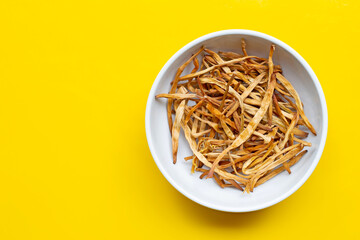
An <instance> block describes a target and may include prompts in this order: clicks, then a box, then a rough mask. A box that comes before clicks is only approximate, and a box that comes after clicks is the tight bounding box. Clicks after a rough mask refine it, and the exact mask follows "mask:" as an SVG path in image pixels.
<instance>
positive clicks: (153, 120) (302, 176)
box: [145, 29, 328, 212]
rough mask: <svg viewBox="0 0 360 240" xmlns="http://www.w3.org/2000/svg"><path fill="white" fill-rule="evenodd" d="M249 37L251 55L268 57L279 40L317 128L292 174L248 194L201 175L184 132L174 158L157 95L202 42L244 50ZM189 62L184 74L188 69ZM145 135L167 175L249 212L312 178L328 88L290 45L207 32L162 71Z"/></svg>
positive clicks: (195, 196)
mask: <svg viewBox="0 0 360 240" xmlns="http://www.w3.org/2000/svg"><path fill="white" fill-rule="evenodd" d="M241 38H244V39H245V41H246V44H247V45H246V47H247V52H248V53H249V55H256V56H260V57H265V58H267V57H268V54H269V49H270V45H271V43H274V44H275V45H276V50H275V53H274V57H273V60H274V63H275V64H280V65H281V66H282V68H283V72H284V75H285V77H286V78H287V79H288V80H289V81H290V82H291V83H292V84H293V86H294V87H295V89H296V90H297V92H298V93H299V95H300V98H301V100H302V101H303V103H304V106H305V114H306V115H307V117H308V118H309V120H310V122H311V123H312V124H313V126H314V127H315V129H316V131H317V133H318V134H317V136H314V135H312V134H311V133H310V134H309V136H308V138H307V139H306V141H309V142H311V143H312V145H313V146H312V147H310V148H307V149H308V151H309V152H308V153H307V154H305V155H304V157H303V158H302V159H301V160H300V161H299V162H298V163H297V164H295V165H294V166H293V167H292V173H291V174H290V175H289V174H288V173H287V172H282V173H281V174H279V175H277V176H276V177H274V178H273V179H271V180H269V181H268V182H266V183H265V184H263V185H260V186H259V187H257V188H255V189H254V192H253V193H250V194H246V193H245V194H243V193H242V192H240V191H239V190H237V189H233V188H225V189H222V188H220V187H219V186H218V185H217V184H216V183H215V182H214V181H213V179H206V180H200V179H199V175H200V173H194V174H191V173H190V168H191V162H190V161H188V162H185V161H184V160H183V158H184V157H186V156H190V155H192V153H191V150H190V148H189V146H188V143H187V142H186V140H185V137H184V135H183V133H181V134H180V139H179V152H178V162H177V164H175V165H174V164H173V163H172V150H171V137H170V133H169V128H168V123H167V117H166V102H167V100H165V99H157V100H155V95H156V94H159V93H168V91H169V90H170V82H171V81H172V80H173V78H174V76H175V73H176V70H177V69H178V67H179V66H181V65H182V64H183V63H184V62H185V61H186V60H187V59H188V58H189V57H190V56H191V55H192V54H193V53H195V52H196V51H197V50H198V49H199V48H200V47H201V46H202V45H205V46H206V47H207V48H209V49H212V50H215V51H219V50H221V51H235V52H241V50H240V49H241V45H240V40H241ZM189 71H190V66H189V68H188V69H185V71H184V74H187V73H189ZM145 127H146V136H147V141H148V144H149V148H150V151H151V154H152V156H153V158H154V160H155V162H156V164H157V166H158V167H159V169H160V171H161V172H162V174H163V175H164V176H165V178H166V179H167V180H168V181H169V182H170V183H171V184H172V185H173V186H174V187H175V188H176V189H177V190H178V191H179V192H181V193H182V194H184V195H185V196H186V197H188V198H190V199H191V200H193V201H195V202H197V203H199V204H201V205H203V206H206V207H209V208H212V209H216V210H221V211H226V212H249V211H255V210H259V209H263V208H266V207H269V206H271V205H273V204H276V203H278V202H280V201H282V200H284V199H285V198H287V197H288V196H290V195H291V194H292V193H294V192H295V191H296V190H297V189H298V188H299V187H300V186H301V185H303V184H304V182H305V181H306V180H307V179H308V178H309V176H310V175H311V173H312V172H313V171H314V169H315V167H316V165H317V163H318V162H319V160H320V157H321V154H322V152H323V149H324V145H325V140H326V135H327V128H328V115H327V108H326V102H325V97H324V93H323V91H322V89H321V86H320V83H319V81H318V79H317V77H316V75H315V73H314V72H313V70H312V69H311V68H310V66H309V64H308V63H307V62H306V61H305V60H304V59H303V58H302V57H301V56H300V55H299V54H298V53H297V52H295V50H293V49H292V48H291V47H289V46H288V45H286V44H285V43H283V42H281V41H280V40H278V39H276V38H274V37H271V36H269V35H266V34H264V33H260V32H255V31H249V30H238V29H236V30H224V31H219V32H214V33H210V34H207V35H205V36H202V37H200V38H198V39H196V40H194V41H192V42H190V43H189V44H187V45H186V46H185V47H183V48H182V49H180V50H179V51H178V52H177V53H175V55H174V56H172V57H171V58H170V60H169V61H168V62H167V63H166V64H165V66H164V67H163V68H162V69H161V71H160V73H159V74H158V76H157V78H156V80H155V82H154V84H153V86H152V88H151V91H150V94H149V98H148V101H147V106H146V116H145Z"/></svg>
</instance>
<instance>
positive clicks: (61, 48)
mask: <svg viewBox="0 0 360 240" xmlns="http://www.w3.org/2000/svg"><path fill="white" fill-rule="evenodd" d="M359 26H360V5H359V1H356V0H322V1H321V0H318V1H316V0H307V1H287V0H284V1H280V0H278V1H270V0H263V1H261V0H258V1H255V0H253V1H251V0H243V1H241V0H223V1H220V0H216V1H214V0H204V1H196V0H183V1H170V0H169V1H160V0H153V1H138V0H131V1H21V2H20V1H1V3H0V33H1V35H0V36H1V37H0V239H4V240H7V239H146V238H150V237H151V236H154V237H155V239H215V238H217V239H225V238H231V239H254V238H262V239H311V238H317V239H319V238H321V237H322V238H326V239H355V238H356V237H357V238H359V237H360V230H359V214H360V208H359V192H360V191H359V183H360V181H359V167H360V161H359V156H358V155H359V154H358V152H359V144H358V142H359V139H358V130H359V128H358V123H359V117H360V114H359V107H358V102H359V100H358V99H359V97H360V95H359V88H360V79H359V69H360V67H359V57H360V48H359V36H360V28H359ZM233 28H240V29H251V30H256V31H261V32H264V33H267V34H270V35H273V36H274V37H276V38H279V39H280V40H282V41H284V42H286V43H287V44H289V45H290V46H291V47H293V48H294V49H295V50H296V51H298V52H299V53H300V54H301V55H302V56H303V57H304V58H305V59H306V60H307V61H308V63H309V64H310V65H311V66H312V68H313V69H314V71H315V73H316V74H317V76H318V78H319V80H320V82H321V85H322V87H323V90H324V92H325V96H326V99H327V104H328V110H329V132H328V139H327V143H326V147H325V150H324V154H323V156H322V158H321V160H320V163H319V165H318V167H317V168H316V170H315V171H314V173H313V175H312V176H311V177H310V178H309V180H308V181H307V182H306V183H305V184H304V186H303V187H301V189H300V190H298V191H297V192H296V193H295V194H293V195H292V196H290V197H289V198H288V199H286V200H284V201H283V202H281V203H279V204H277V205H275V206H273V207H270V208H268V209H265V210H261V211H257V212H253V213H245V214H231V213H223V212H217V211H214V210H210V209H207V208H205V207H202V206H200V205H197V204H196V203H194V202H192V201H190V200H188V199H187V198H185V197H184V196H182V195H181V194H180V193H178V192H177V191H176V190H175V189H174V188H173V187H172V186H171V185H170V184H169V183H168V182H167V181H166V180H165V178H164V177H163V176H162V175H161V173H160V171H159V170H158V169H157V167H156V165H155V163H154V161H153V159H152V157H151V154H150V151H149V149H148V146H147V142H146V137H145V126H144V125H145V123H144V119H145V106H146V100H147V95H148V93H149V91H150V88H151V85H152V83H153V81H154V79H155V77H156V75H157V73H158V72H159V71H160V69H161V67H162V66H163V65H164V64H165V62H166V61H167V60H168V59H169V58H170V57H171V56H172V55H173V54H174V53H175V52H176V51H177V50H178V49H180V48H181V47H182V46H184V45H185V44H187V43H188V42H190V41H192V40H194V39H195V38H197V37H200V36H202V35H204V34H207V33H210V32H213V31H218V30H223V29H233ZM169 161H171V159H169Z"/></svg>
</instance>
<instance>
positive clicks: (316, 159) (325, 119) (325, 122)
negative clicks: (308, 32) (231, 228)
mask: <svg viewBox="0 0 360 240" xmlns="http://www.w3.org/2000/svg"><path fill="white" fill-rule="evenodd" d="M225 35H248V36H255V37H259V38H263V39H266V40H269V41H271V42H273V43H274V44H276V45H278V46H280V47H282V48H283V49H284V50H286V51H288V52H289V53H290V54H291V55H293V56H294V57H295V58H296V59H297V60H298V61H299V62H300V63H301V65H303V66H304V68H305V69H306V71H307V72H308V73H309V75H310V77H311V79H312V81H313V82H314V84H315V87H316V91H317V92H318V94H319V98H320V103H321V109H322V112H323V121H322V123H321V124H322V126H323V131H322V134H321V136H319V135H318V137H321V139H320V144H319V147H318V151H317V152H316V155H315V157H314V161H313V163H312V164H311V165H310V167H309V169H308V170H307V171H306V173H305V174H304V176H303V177H302V178H301V179H300V180H299V181H298V182H297V183H296V184H295V185H294V186H293V187H292V188H290V189H289V190H288V191H287V192H285V193H284V194H282V195H281V196H279V197H277V198H275V199H272V200H271V201H268V202H265V203H263V204H259V205H256V206H254V207H247V206H239V207H227V206H221V205H217V204H213V203H211V202H208V201H204V200H202V199H200V198H198V197H196V196H194V195H192V194H191V193H189V192H187V191H186V190H185V189H183V188H182V187H181V186H180V185H179V184H178V183H177V182H176V181H175V180H174V179H173V178H172V177H171V176H169V174H168V173H167V171H166V170H165V168H164V167H163V166H162V164H160V161H159V157H158V155H157V153H156V151H155V147H154V145H153V140H152V138H151V134H150V111H151V109H152V106H153V102H154V101H155V100H154V99H155V91H156V89H157V88H158V85H159V83H160V79H161V78H162V77H163V75H164V73H165V71H166V70H167V69H168V67H169V66H170V65H171V64H172V63H173V62H174V61H175V60H176V59H177V58H178V57H179V56H180V55H182V54H183V53H184V52H186V51H187V50H188V49H190V48H192V47H193V46H194V45H197V44H198V43H201V42H203V41H205V40H208V39H211V38H215V37H220V36H225ZM145 131H146V138H147V142H148V146H149V149H150V152H151V155H152V157H153V159H154V161H155V163H156V165H157V166H158V168H159V170H160V171H161V173H162V174H163V175H164V177H165V178H166V179H167V181H168V182H169V183H170V184H171V185H172V186H173V187H174V188H175V189H177V190H178V191H179V192H180V193H182V194H183V195H184V196H186V197H187V198H189V199H191V200H192V201H194V202H196V203H198V204H200V205H203V206H205V207H208V208H211V209H214V210H219V211H223V212H252V211H257V210H260V209H264V208H267V207H270V206H272V205H274V204H276V203H279V202H281V201H282V200H284V199H286V198H287V197H289V196H290V195H291V194H293V193H294V192H296V191H297V190H298V189H299V188H300V187H301V186H302V185H303V184H304V183H305V182H306V180H307V179H308V178H309V177H310V175H311V174H312V173H313V171H314V169H315V167H316V166H317V164H318V163H319V161H320V158H321V155H322V153H323V150H324V147H325V142H326V137H327V132H328V111H327V106H326V100H325V95H324V92H323V90H322V88H321V85H320V82H319V80H318V78H317V77H316V75H315V73H314V71H313V70H312V68H311V67H310V65H309V64H308V63H307V62H306V61H305V59H304V58H303V57H302V56H301V55H300V54H299V53H297V52H296V51H295V50H294V49H293V48H291V47H290V46H289V45H287V44H286V43H284V42H282V41H280V40H279V39H277V38H275V37H272V36H270V35H268V34H265V33H261V32H257V31H253V30H245V29H229V30H222V31H217V32H212V33H209V34H206V35H203V36H201V37H199V38H197V39H195V40H193V41H191V42H190V43H188V44H186V45H185V46H184V47H182V48H181V49H180V50H178V51H177V52H176V53H175V54H174V55H173V56H172V57H171V58H170V59H169V60H168V61H167V62H166V64H165V65H164V66H163V67H162V69H161V70H160V72H159V73H158V75H157V77H156V79H155V81H154V83H153V85H152V87H151V90H150V93H149V96H148V99H147V103H146V112H145Z"/></svg>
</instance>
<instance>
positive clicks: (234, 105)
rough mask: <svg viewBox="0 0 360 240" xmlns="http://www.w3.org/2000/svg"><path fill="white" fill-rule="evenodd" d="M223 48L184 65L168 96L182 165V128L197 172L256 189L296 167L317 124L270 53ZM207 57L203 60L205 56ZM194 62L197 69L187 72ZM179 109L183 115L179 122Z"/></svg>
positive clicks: (202, 53)
mask: <svg viewBox="0 0 360 240" xmlns="http://www.w3.org/2000/svg"><path fill="white" fill-rule="evenodd" d="M241 45H242V54H239V53H234V52H218V53H215V52H213V51H211V50H209V49H206V48H204V47H202V48H201V49H200V50H199V51H198V52H196V53H195V54H194V55H193V56H192V57H191V58H190V59H189V60H187V61H186V62H185V63H184V64H183V65H182V66H181V67H180V68H179V69H178V71H177V73H176V76H175V79H174V80H173V81H172V83H171V84H172V85H171V89H170V92H169V93H168V94H159V95H157V96H156V98H167V99H168V103H167V114H168V122H169V127H170V132H171V136H172V152H173V161H174V163H176V160H177V151H178V139H179V135H180V128H182V129H183V131H184V133H185V138H186V139H187V141H188V143H189V145H190V148H191V150H192V152H193V155H192V156H189V157H186V158H185V160H191V161H192V168H191V171H192V172H194V171H199V172H202V174H201V176H200V178H204V177H205V176H206V178H212V177H213V178H214V180H215V181H216V182H217V183H218V184H219V185H220V186H221V187H222V188H224V187H235V188H237V189H239V190H241V191H246V192H252V191H253V189H254V187H257V186H259V185H260V184H263V183H264V182H266V181H267V180H269V179H271V178H273V177H274V176H276V175H277V174H279V173H280V172H282V171H284V170H286V171H287V172H288V173H291V172H290V167H291V166H292V165H294V164H295V163H297V162H298V161H299V160H300V159H301V158H302V156H303V155H304V154H305V153H306V152H307V150H303V148H304V146H308V147H310V146H311V143H309V142H306V141H304V140H302V139H304V138H306V137H307V136H308V133H307V132H305V131H303V130H301V129H300V128H299V126H300V125H303V126H305V127H307V129H309V130H310V131H311V132H312V133H313V134H315V135H316V132H315V129H314V128H313V126H312V125H311V124H310V122H309V120H308V119H307V117H306V116H305V114H304V109H303V105H302V102H301V100H300V98H299V95H298V93H297V92H296V91H295V89H294V88H293V86H292V85H291V84H290V82H289V81H288V80H287V79H286V78H285V77H284V76H283V75H282V69H281V67H280V66H277V65H274V64H273V61H272V56H273V53H274V50H275V46H274V45H272V46H271V47H270V53H269V58H268V59H265V58H260V57H256V56H249V55H248V54H247V52H246V49H245V42H244V40H243V41H242V44H241ZM199 59H201V60H199ZM191 62H192V63H193V65H194V67H193V70H192V71H191V73H190V74H187V75H185V76H181V74H182V72H183V71H184V69H185V68H186V67H187V66H188V65H189V64H190V63H191ZM173 114H174V115H175V117H174V121H173Z"/></svg>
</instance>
